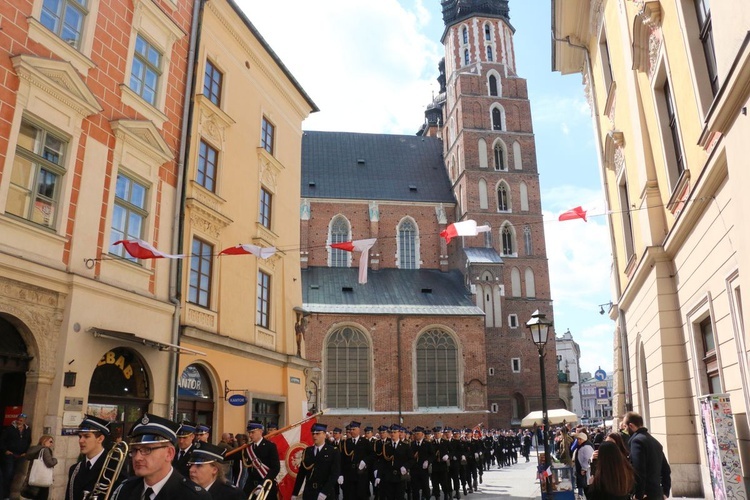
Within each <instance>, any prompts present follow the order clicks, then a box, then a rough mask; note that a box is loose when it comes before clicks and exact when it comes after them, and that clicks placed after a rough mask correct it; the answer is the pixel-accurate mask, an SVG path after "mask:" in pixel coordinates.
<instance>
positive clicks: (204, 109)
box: [195, 94, 236, 149]
mask: <svg viewBox="0 0 750 500" xmlns="http://www.w3.org/2000/svg"><path fill="white" fill-rule="evenodd" d="M195 103H196V105H197V107H198V115H199V124H200V134H201V135H202V136H204V137H207V138H208V139H210V140H211V141H212V142H213V143H214V144H215V145H216V146H217V147H219V148H220V149H224V141H225V140H226V129H227V128H229V127H230V126H231V125H234V124H235V123H236V122H235V121H234V119H232V117H231V116H229V115H228V114H227V113H225V112H224V110H222V109H221V108H218V107H217V106H216V105H215V104H214V103H212V102H211V101H210V100H209V99H208V98H206V96H204V95H203V94H199V95H197V96H196V97H195Z"/></svg>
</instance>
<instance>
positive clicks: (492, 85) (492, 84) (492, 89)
mask: <svg viewBox="0 0 750 500" xmlns="http://www.w3.org/2000/svg"><path fill="white" fill-rule="evenodd" d="M487 48H488V49H490V47H487ZM490 50H491V49H490ZM490 95H491V96H495V97H496V96H497V77H496V76H495V75H490Z"/></svg>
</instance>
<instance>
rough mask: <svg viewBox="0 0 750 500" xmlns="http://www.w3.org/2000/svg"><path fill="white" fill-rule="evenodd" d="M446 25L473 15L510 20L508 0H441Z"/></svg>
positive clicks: (448, 25)
mask: <svg viewBox="0 0 750 500" xmlns="http://www.w3.org/2000/svg"><path fill="white" fill-rule="evenodd" d="M441 5H442V7H443V22H444V23H445V27H446V28H448V27H450V26H451V25H453V24H455V23H458V22H461V21H463V20H464V19H467V18H469V17H472V16H482V17H499V18H502V19H505V20H506V21H510V9H509V7H508V0H441Z"/></svg>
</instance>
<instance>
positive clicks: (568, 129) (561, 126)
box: [560, 122, 570, 135]
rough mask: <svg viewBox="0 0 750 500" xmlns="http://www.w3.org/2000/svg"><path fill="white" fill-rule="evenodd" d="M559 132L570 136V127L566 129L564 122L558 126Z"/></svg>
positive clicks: (566, 125)
mask: <svg viewBox="0 0 750 500" xmlns="http://www.w3.org/2000/svg"><path fill="white" fill-rule="evenodd" d="M560 130H561V131H562V133H563V134H564V135H570V127H568V124H567V123H565V122H562V123H561V124H560Z"/></svg>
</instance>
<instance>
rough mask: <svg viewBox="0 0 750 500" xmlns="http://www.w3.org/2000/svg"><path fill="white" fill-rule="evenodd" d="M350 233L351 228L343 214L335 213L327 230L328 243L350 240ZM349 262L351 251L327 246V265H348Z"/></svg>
mask: <svg viewBox="0 0 750 500" xmlns="http://www.w3.org/2000/svg"><path fill="white" fill-rule="evenodd" d="M350 234H351V228H350V227H349V221H348V220H347V219H346V217H344V216H343V215H337V216H336V217H334V218H333V220H332V221H331V226H330V228H329V231H328V244H329V245H330V244H331V243H343V242H345V241H349V240H351V236H350ZM350 264H351V252H347V251H346V250H339V249H338V248H330V247H329V250H328V266H329V267H349V266H350Z"/></svg>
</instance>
